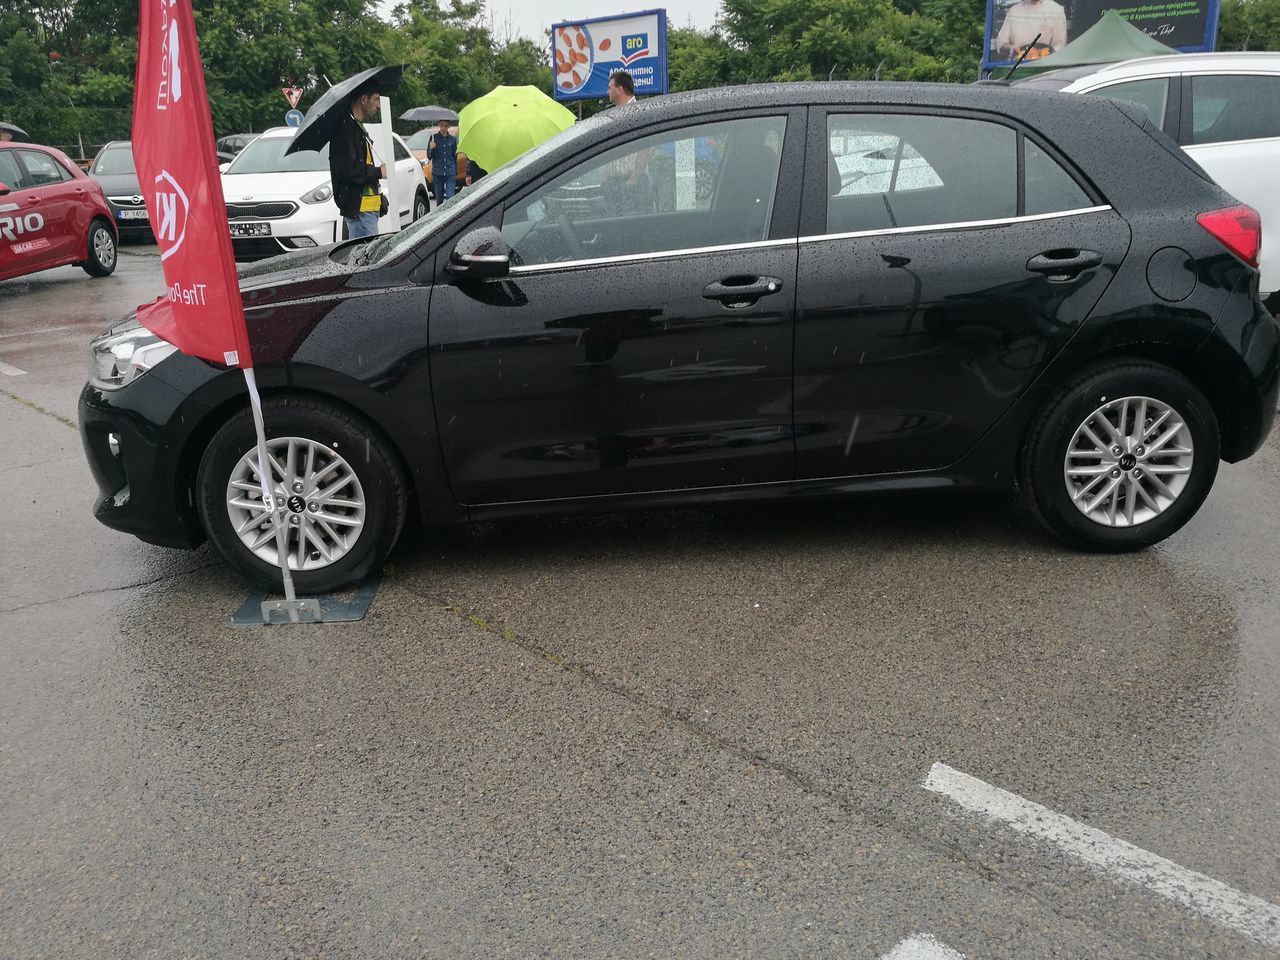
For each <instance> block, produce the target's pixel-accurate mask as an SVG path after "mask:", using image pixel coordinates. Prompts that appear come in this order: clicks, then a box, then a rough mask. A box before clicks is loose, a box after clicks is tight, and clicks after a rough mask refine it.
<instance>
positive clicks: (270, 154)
mask: <svg viewBox="0 0 1280 960" xmlns="http://www.w3.org/2000/svg"><path fill="white" fill-rule="evenodd" d="M291 143H293V138H292V137H259V138H258V139H257V140H255V141H253V143H251V144H249V145H248V146H247V147H245V148H244V149H243V150H241V151H240V152H239V153H237V154H236V158H235V159H234V160H232V161H231V166H229V167H227V173H226V175H227V176H230V175H231V174H234V173H305V172H311V171H319V170H324V171H325V172H328V170H329V145H328V144H327V143H326V144H325V145H324V149H323V150H321V151H320V152H319V153H317V152H316V151H314V150H299V151H298V152H297V153H291V154H289V156H287V157H286V156H285V155H284V151H285V149H286V148H287V147H288V146H289V144H291Z"/></svg>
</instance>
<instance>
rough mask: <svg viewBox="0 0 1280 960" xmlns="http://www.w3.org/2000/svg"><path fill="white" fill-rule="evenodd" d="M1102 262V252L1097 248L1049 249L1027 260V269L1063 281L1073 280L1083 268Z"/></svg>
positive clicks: (1086, 268)
mask: <svg viewBox="0 0 1280 960" xmlns="http://www.w3.org/2000/svg"><path fill="white" fill-rule="evenodd" d="M1101 263H1102V254H1100V253H1099V252H1098V251H1097V250H1047V251H1045V252H1044V253H1042V254H1039V255H1038V256H1034V257H1032V258H1031V259H1030V260H1028V261H1027V269H1028V270H1031V271H1033V272H1034V273H1043V274H1045V275H1046V276H1047V277H1048V278H1049V279H1050V280H1054V281H1057V282H1062V281H1064V280H1072V279H1074V278H1075V277H1076V276H1078V275H1079V274H1080V272H1081V271H1082V270H1088V269H1089V268H1090V267H1096V266H1098V265H1100V264H1101Z"/></svg>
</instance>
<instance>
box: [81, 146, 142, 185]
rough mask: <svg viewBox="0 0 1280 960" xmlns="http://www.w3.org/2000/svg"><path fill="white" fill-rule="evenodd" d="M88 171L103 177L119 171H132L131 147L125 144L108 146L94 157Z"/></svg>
mask: <svg viewBox="0 0 1280 960" xmlns="http://www.w3.org/2000/svg"><path fill="white" fill-rule="evenodd" d="M89 172H90V173H96V174H99V175H101V176H104V177H111V176H115V175H116V174H120V173H133V172H134V169H133V150H132V148H130V147H127V146H126V147H108V148H107V149H106V150H103V151H102V152H101V153H100V154H98V156H97V158H95V159H94V161H93V169H92V170H90V171H89Z"/></svg>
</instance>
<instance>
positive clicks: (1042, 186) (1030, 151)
mask: <svg viewBox="0 0 1280 960" xmlns="http://www.w3.org/2000/svg"><path fill="white" fill-rule="evenodd" d="M1023 171H1024V176H1025V177H1026V204H1025V209H1024V210H1023V213H1025V214H1028V215H1030V214H1037V213H1060V212H1062V211H1064V210H1083V209H1084V208H1085V207H1090V206H1093V202H1092V201H1091V200H1090V199H1089V195H1088V194H1087V193H1085V192H1084V190H1082V189H1081V188H1080V184H1078V183H1076V182H1075V180H1073V179H1072V177H1071V174H1069V173H1067V171H1066V170H1064V169H1062V167H1061V166H1059V164H1058V162H1057V161H1056V160H1054V159H1053V157H1051V156H1049V154H1047V153H1045V152H1044V151H1043V150H1042V149H1040V147H1039V146H1037V145H1036V144H1035V143H1034V142H1033V141H1031V140H1024V141H1023Z"/></svg>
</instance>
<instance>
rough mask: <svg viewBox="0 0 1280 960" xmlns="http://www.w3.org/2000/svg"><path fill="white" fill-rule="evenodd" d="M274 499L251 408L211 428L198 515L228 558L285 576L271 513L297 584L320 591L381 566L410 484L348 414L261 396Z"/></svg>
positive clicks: (273, 578) (263, 579)
mask: <svg viewBox="0 0 1280 960" xmlns="http://www.w3.org/2000/svg"><path fill="white" fill-rule="evenodd" d="M263 419H264V420H265V422H266V432H267V453H268V455H269V456H270V458H271V464H270V466H269V470H270V472H271V475H272V483H271V497H270V499H269V500H268V501H264V498H263V495H262V490H261V486H260V483H259V478H258V457H257V444H256V440H255V436H254V429H253V420H252V417H251V414H250V412H249V411H248V410H245V411H242V412H241V413H239V414H237V415H236V416H234V417H232V418H231V419H230V420H229V421H228V422H227V423H226V424H224V425H223V426H222V428H221V429H220V430H219V431H218V432H217V433H216V434H215V435H214V438H213V441H212V442H211V443H210V444H209V448H208V450H206V451H205V454H204V457H203V458H202V459H201V461H200V470H199V475H198V480H197V483H198V489H199V496H200V516H201V519H202V520H203V522H204V526H205V529H206V530H207V531H208V534H209V539H210V540H211V541H212V542H213V544H214V546H215V547H217V549H218V550H219V552H220V553H221V554H222V555H223V556H224V557H225V558H226V559H227V561H228V562H229V563H230V564H231V565H232V566H233V567H235V568H236V569H237V570H239V571H241V572H242V573H243V574H244V575H245V576H246V577H248V578H249V579H250V580H253V581H254V582H255V583H258V584H261V585H263V586H277V587H278V586H279V584H280V551H279V548H278V545H277V540H276V536H275V527H274V525H273V523H272V522H271V519H270V513H271V511H272V510H274V511H275V513H276V516H277V517H278V518H279V519H280V520H281V522H283V523H284V524H285V525H286V534H287V535H286V550H287V555H288V563H289V569H290V570H291V571H292V572H293V579H294V584H295V586H296V587H297V589H298V591H299V592H300V593H301V592H308V593H322V592H325V591H329V590H333V589H335V588H337V587H340V586H343V585H345V584H348V583H353V582H355V581H358V580H360V579H362V578H363V577H365V576H367V575H368V574H369V573H370V572H371V571H373V570H375V569H377V568H378V567H379V566H380V565H381V564H382V561H383V560H384V559H385V558H386V556H387V554H388V553H390V551H391V548H392V547H393V546H394V545H395V542H396V538H397V537H399V535H400V530H401V527H403V525H404V516H405V484H404V479H403V477H402V474H401V470H400V467H399V465H398V463H397V462H396V459H395V457H394V455H393V454H392V453H391V451H390V450H389V449H388V447H387V444H386V442H385V441H384V440H383V439H382V438H381V437H379V436H377V435H376V433H375V432H374V431H373V430H371V429H369V427H368V425H367V424H365V423H364V422H362V421H360V420H359V419H357V418H356V417H353V416H352V415H351V414H349V413H347V412H345V411H343V410H340V409H337V408H335V407H331V406H329V405H328V404H325V403H322V402H320V401H316V400H310V399H282V400H268V401H266V402H264V403H263Z"/></svg>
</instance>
